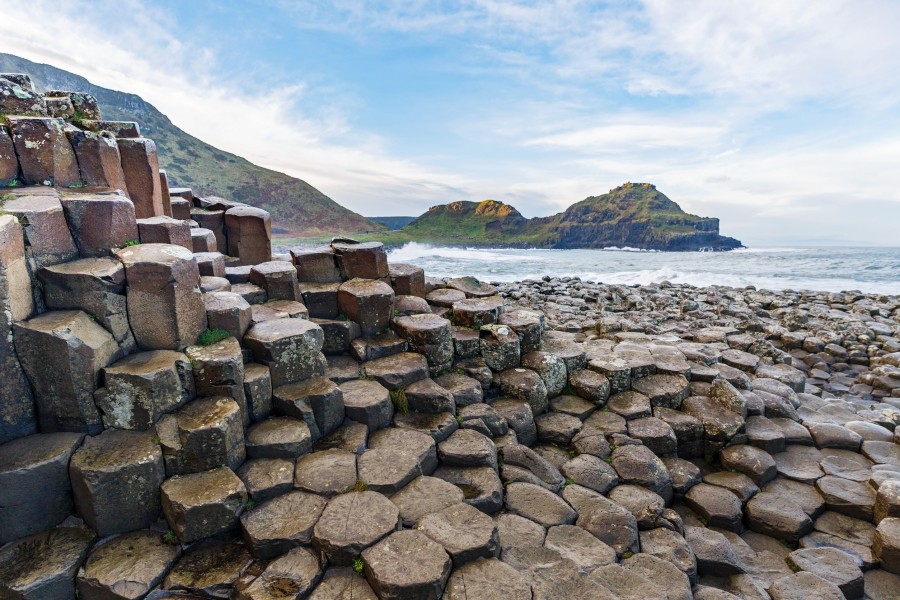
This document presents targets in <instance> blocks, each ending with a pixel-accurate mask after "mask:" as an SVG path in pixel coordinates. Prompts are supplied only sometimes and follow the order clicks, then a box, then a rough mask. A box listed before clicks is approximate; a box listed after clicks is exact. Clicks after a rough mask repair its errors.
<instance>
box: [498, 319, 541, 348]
mask: <svg viewBox="0 0 900 600" xmlns="http://www.w3.org/2000/svg"><path fill="white" fill-rule="evenodd" d="M497 322H498V323H499V324H500V325H506V326H507V327H510V328H511V329H512V330H513V331H515V332H516V335H518V336H519V344H520V345H521V347H522V354H523V355H524V354H528V353H529V352H535V351H537V350H540V349H541V336H543V335H544V315H543V314H542V313H539V312H536V311H533V310H524V309H521V308H519V309H514V310H509V311H504V312H503V313H502V314H501V315H500V319H499V320H498V321H497Z"/></svg>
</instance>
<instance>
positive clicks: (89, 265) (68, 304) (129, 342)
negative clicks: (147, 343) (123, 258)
mask: <svg viewBox="0 0 900 600" xmlns="http://www.w3.org/2000/svg"><path fill="white" fill-rule="evenodd" d="M37 278H38V281H40V282H41V286H42V291H43V293H44V303H45V304H46V306H47V308H50V309H54V310H66V309H70V310H76V309H77V310H83V311H85V312H86V313H88V314H89V315H91V316H93V317H94V318H95V319H97V322H98V323H100V324H101V325H103V327H104V328H105V329H106V330H107V331H109V332H110V333H111V334H112V336H113V338H115V340H116V342H117V343H118V344H119V347H121V348H122V349H123V350H125V351H126V352H130V351H132V350H134V348H135V346H136V342H135V340H134V335H133V334H132V333H131V325H129V323H128V306H127V303H126V299H125V268H124V267H123V266H122V263H121V262H119V261H118V260H116V259H115V258H84V259H81V260H74V261H72V262H67V263H62V264H58V265H53V266H50V267H45V268H43V269H41V270H40V271H38V273H37Z"/></svg>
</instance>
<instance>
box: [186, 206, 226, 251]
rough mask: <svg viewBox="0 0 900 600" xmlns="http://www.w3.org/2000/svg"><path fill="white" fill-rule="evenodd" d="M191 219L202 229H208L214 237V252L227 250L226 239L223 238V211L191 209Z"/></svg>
mask: <svg viewBox="0 0 900 600" xmlns="http://www.w3.org/2000/svg"><path fill="white" fill-rule="evenodd" d="M191 219H193V220H194V221H196V222H197V223H198V224H199V225H200V227H202V228H203V229H208V230H210V231H212V232H213V235H214V236H216V250H219V251H224V250H228V239H227V238H226V237H225V211H224V210H206V209H203V208H194V209H191Z"/></svg>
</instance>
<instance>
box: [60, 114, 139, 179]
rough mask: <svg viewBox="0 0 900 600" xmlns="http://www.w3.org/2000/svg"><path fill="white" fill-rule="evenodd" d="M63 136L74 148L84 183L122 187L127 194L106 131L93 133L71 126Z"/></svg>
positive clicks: (111, 139) (116, 153) (112, 142)
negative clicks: (65, 136)
mask: <svg viewBox="0 0 900 600" xmlns="http://www.w3.org/2000/svg"><path fill="white" fill-rule="evenodd" d="M66 135H67V136H68V138H69V143H70V144H72V149H73V150H74V151H75V157H76V158H77V159H78V169H79V170H80V171H81V179H82V181H83V182H84V184H85V185H88V186H94V187H101V188H110V189H113V190H122V192H124V193H125V194H128V186H127V185H126V183H125V173H124V172H123V171H122V157H121V156H120V155H119V145H118V144H117V143H116V138H114V137H113V136H112V135H110V134H108V133H101V134H97V133H94V132H91V131H82V130H81V129H74V128H73V129H70V130H68V131H66Z"/></svg>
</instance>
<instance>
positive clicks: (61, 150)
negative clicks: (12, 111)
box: [8, 117, 81, 186]
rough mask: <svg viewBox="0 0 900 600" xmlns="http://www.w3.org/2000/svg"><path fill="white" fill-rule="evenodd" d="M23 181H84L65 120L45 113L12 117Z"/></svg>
mask: <svg viewBox="0 0 900 600" xmlns="http://www.w3.org/2000/svg"><path fill="white" fill-rule="evenodd" d="M8 119H9V129H10V131H11V132H12V139H13V143H14V144H15V147H16V154H17V155H18V157H19V167H20V168H21V170H22V181H23V183H25V184H30V185H57V186H70V185H75V184H77V183H80V182H81V174H80V173H79V172H78V162H77V160H76V159H75V152H74V151H73V150H72V146H71V145H70V144H69V140H68V138H67V137H66V134H65V121H63V120H62V119H53V118H45V117H9V118H8Z"/></svg>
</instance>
